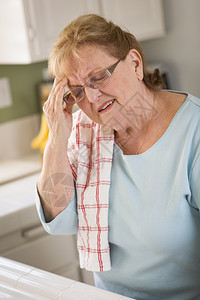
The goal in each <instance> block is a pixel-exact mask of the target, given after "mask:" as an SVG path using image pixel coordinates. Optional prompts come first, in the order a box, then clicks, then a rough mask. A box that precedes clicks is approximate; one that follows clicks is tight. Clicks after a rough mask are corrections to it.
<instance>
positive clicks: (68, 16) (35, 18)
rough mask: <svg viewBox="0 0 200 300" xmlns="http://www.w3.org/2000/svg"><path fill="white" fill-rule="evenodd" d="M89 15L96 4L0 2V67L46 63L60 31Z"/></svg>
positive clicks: (76, 0) (80, 1)
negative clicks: (82, 15)
mask: <svg viewBox="0 0 200 300" xmlns="http://www.w3.org/2000/svg"><path fill="white" fill-rule="evenodd" d="M91 12H92V13H99V2H98V0H93V1H92V0H73V1H71V0H1V1H0V41H1V47H0V64H26V63H31V62H38V61H42V60H46V59H47V58H48V55H49V52H50V50H51V47H52V45H53V43H54V42H55V39H56V38H57V36H58V34H59V33H60V31H61V30H62V28H64V27H65V26H66V25H67V24H69V22H71V21H72V20H73V19H74V18H76V17H78V16H79V15H81V14H84V13H91Z"/></svg>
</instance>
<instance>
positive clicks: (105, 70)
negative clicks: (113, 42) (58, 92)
mask: <svg viewBox="0 0 200 300" xmlns="http://www.w3.org/2000/svg"><path fill="white" fill-rule="evenodd" d="M121 60H122V59H121V58H120V59H119V60H118V61H117V62H116V63H114V64H113V65H112V66H110V67H109V68H107V69H103V70H100V71H98V72H96V73H94V74H93V75H92V76H90V77H89V78H88V79H87V81H86V84H85V85H84V86H76V87H74V88H72V89H69V90H68V91H67V92H66V93H65V94H64V95H63V101H64V102H66V103H69V104H75V103H78V102H80V101H82V100H83V98H84V95H85V91H84V89H85V87H86V86H88V87H90V88H92V89H98V88H100V87H102V86H104V85H105V84H107V83H108V82H109V80H110V77H111V75H112V73H113V72H114V70H115V68H116V67H117V65H118V64H119V62H120V61H121ZM100 72H106V73H107V74H108V76H109V77H108V80H107V81H106V82H104V83H102V84H97V86H96V87H94V86H93V84H91V83H90V80H91V78H92V77H93V76H94V75H95V74H98V73H100ZM77 88H79V89H80V91H81V92H83V97H81V99H79V100H77V101H76V99H75V98H74V96H72V97H73V99H74V103H71V102H69V101H68V100H67V99H69V97H70V95H71V93H72V91H73V89H77Z"/></svg>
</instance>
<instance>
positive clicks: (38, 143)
mask: <svg viewBox="0 0 200 300" xmlns="http://www.w3.org/2000/svg"><path fill="white" fill-rule="evenodd" d="M48 135H49V127H48V124H47V120H46V117H45V115H44V113H42V116H41V125H40V131H39V133H38V135H37V136H36V137H35V138H34V139H33V140H32V142H31V148H33V149H40V151H41V153H42V154H43V153H44V149H45V146H46V143H47V140H48Z"/></svg>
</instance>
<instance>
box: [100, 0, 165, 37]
mask: <svg viewBox="0 0 200 300" xmlns="http://www.w3.org/2000/svg"><path fill="white" fill-rule="evenodd" d="M101 1H102V14H103V15H104V16H105V17H106V18H108V19H111V20H113V22H114V23H117V24H119V25H120V26H121V27H122V28H124V29H128V30H129V31H130V32H131V33H133V34H134V35H135V37H136V38H137V39H138V40H140V41H141V40H147V39H151V38H157V37H160V36H163V35H164V18H163V8H162V2H161V0H123V1H122V0H101Z"/></svg>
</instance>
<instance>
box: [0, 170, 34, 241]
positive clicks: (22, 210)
mask: <svg viewBox="0 0 200 300" xmlns="http://www.w3.org/2000/svg"><path fill="white" fill-rule="evenodd" d="M39 174H40V173H36V174H33V175H30V176H27V177H24V178H21V179H18V180H15V181H12V182H9V183H7V184H4V185H1V186H0V236H3V235H6V234H9V233H11V232H13V231H17V230H20V229H23V228H27V227H31V226H33V225H35V224H37V223H39V217H38V214H37V211H36V206H35V192H36V184H37V180H38V178H39Z"/></svg>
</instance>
